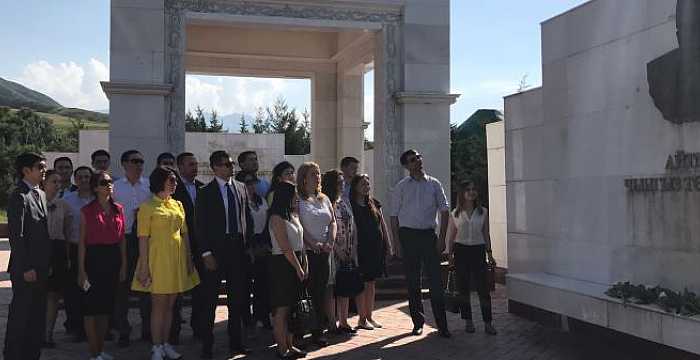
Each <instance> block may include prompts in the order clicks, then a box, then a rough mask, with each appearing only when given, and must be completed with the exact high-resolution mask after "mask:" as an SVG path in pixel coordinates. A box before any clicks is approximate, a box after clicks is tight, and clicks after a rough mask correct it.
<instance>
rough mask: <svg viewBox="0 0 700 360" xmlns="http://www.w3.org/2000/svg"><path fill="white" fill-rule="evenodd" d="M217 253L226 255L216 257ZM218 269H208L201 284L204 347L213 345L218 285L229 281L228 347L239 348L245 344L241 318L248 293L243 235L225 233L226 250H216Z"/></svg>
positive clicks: (209, 347) (227, 300) (227, 290)
mask: <svg viewBox="0 0 700 360" xmlns="http://www.w3.org/2000/svg"><path fill="white" fill-rule="evenodd" d="M217 254H224V255H221V256H217ZM213 255H214V258H215V259H216V262H217V265H218V267H217V270H216V271H209V270H205V271H204V273H203V276H202V282H201V284H200V286H201V287H202V291H203V292H204V295H205V298H204V311H203V313H202V314H201V319H199V320H200V321H201V323H202V325H201V327H200V329H201V331H202V333H201V336H202V347H203V349H207V350H208V349H211V348H212V346H213V344H214V334H213V329H214V320H215V316H216V314H215V312H216V305H217V302H218V299H219V287H220V285H221V281H222V280H226V306H227V307H228V335H229V347H231V348H232V349H238V348H241V347H242V346H243V341H242V329H241V326H242V320H243V311H244V308H245V304H247V301H246V298H245V293H246V288H247V287H246V284H245V278H246V276H245V275H246V271H247V269H246V266H245V264H246V261H245V258H244V256H246V255H245V252H244V245H243V239H242V238H241V236H240V235H226V249H220V251H217V252H215V253H214V254H213Z"/></svg>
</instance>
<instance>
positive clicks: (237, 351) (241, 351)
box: [229, 346, 253, 357]
mask: <svg viewBox="0 0 700 360" xmlns="http://www.w3.org/2000/svg"><path fill="white" fill-rule="evenodd" d="M229 352H230V353H231V357H234V356H236V355H250V354H251V353H252V352H253V350H251V349H250V348H247V347H245V346H235V347H230V348H229Z"/></svg>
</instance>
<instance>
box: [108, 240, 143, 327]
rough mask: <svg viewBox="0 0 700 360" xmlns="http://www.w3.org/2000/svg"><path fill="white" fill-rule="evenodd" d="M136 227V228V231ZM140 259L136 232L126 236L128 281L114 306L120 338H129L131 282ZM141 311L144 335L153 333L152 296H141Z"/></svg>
mask: <svg viewBox="0 0 700 360" xmlns="http://www.w3.org/2000/svg"><path fill="white" fill-rule="evenodd" d="M135 228H136V226H134V229H135ZM138 259H139V238H138V237H137V236H136V232H133V233H131V234H126V263H127V266H126V281H124V282H122V283H120V284H119V289H118V290H117V299H116V302H115V306H114V325H115V327H116V328H117V329H118V330H119V336H120V337H125V336H127V337H128V336H129V333H131V325H130V324H129V294H130V293H131V282H132V281H133V280H134V271H135V270H136V263H137V262H138ZM139 310H140V313H141V326H142V330H141V331H142V333H144V334H150V333H151V317H150V315H151V296H150V294H140V296H139Z"/></svg>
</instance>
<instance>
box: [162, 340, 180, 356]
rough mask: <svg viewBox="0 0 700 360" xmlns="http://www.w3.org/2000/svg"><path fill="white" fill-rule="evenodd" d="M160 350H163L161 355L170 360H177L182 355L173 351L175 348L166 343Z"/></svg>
mask: <svg viewBox="0 0 700 360" xmlns="http://www.w3.org/2000/svg"><path fill="white" fill-rule="evenodd" d="M161 349H163V353H165V356H166V357H167V358H168V359H170V360H177V359H180V358H182V355H180V353H178V352H177V351H175V348H174V347H173V346H172V345H170V344H168V343H165V345H163V347H162V348H161Z"/></svg>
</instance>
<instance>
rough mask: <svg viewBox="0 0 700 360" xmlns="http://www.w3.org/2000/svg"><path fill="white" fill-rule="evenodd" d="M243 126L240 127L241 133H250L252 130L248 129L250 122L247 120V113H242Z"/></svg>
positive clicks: (241, 122)
mask: <svg viewBox="0 0 700 360" xmlns="http://www.w3.org/2000/svg"><path fill="white" fill-rule="evenodd" d="M240 124H241V127H240V133H241V134H248V133H250V130H249V129H248V122H246V120H245V113H244V114H241V121H240Z"/></svg>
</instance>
